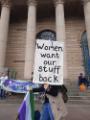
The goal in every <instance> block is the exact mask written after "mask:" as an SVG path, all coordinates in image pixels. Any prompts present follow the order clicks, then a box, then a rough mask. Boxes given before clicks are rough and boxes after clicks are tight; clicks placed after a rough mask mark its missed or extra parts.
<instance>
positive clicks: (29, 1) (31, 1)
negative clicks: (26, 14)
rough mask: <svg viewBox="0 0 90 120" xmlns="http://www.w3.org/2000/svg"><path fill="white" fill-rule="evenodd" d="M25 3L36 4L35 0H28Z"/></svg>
mask: <svg viewBox="0 0 90 120" xmlns="http://www.w3.org/2000/svg"><path fill="white" fill-rule="evenodd" d="M27 4H28V6H30V5H34V6H36V5H37V1H36V0H28V1H27Z"/></svg>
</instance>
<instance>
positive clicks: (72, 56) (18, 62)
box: [6, 18, 85, 81]
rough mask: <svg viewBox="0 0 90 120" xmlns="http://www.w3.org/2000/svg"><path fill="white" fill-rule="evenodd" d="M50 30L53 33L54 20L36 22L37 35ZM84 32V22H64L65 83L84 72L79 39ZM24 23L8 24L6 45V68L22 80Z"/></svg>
mask: <svg viewBox="0 0 90 120" xmlns="http://www.w3.org/2000/svg"><path fill="white" fill-rule="evenodd" d="M45 29H51V30H54V31H55V22H54V20H45V19H44V21H43V20H42V21H38V23H37V33H38V32H40V31H42V30H45ZM84 30H85V26H84V20H82V19H75V18H72V19H67V20H66V51H67V81H68V80H70V81H72V80H76V79H77V76H78V74H79V73H80V72H84V69H83V62H82V51H81V48H80V39H81V35H82V33H83V31H84ZM25 40H26V21H24V22H23V21H22V22H20V23H12V24H10V30H9V38H8V45H7V56H6V66H7V67H12V68H15V69H16V71H17V73H18V74H17V78H18V79H23V74H24V63H25Z"/></svg>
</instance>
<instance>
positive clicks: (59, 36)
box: [54, 0, 67, 79]
mask: <svg viewBox="0 0 90 120" xmlns="http://www.w3.org/2000/svg"><path fill="white" fill-rule="evenodd" d="M54 2H55V15H56V40H57V41H63V42H64V79H67V67H66V66H67V65H66V47H65V37H66V35H65V18H64V1H63V0H54Z"/></svg>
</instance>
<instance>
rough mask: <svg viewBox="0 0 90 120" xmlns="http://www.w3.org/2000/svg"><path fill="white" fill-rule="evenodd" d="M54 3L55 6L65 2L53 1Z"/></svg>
mask: <svg viewBox="0 0 90 120" xmlns="http://www.w3.org/2000/svg"><path fill="white" fill-rule="evenodd" d="M53 1H54V4H55V5H57V4H63V3H64V0H53Z"/></svg>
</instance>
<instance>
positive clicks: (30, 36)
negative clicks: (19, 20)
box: [24, 0, 36, 79]
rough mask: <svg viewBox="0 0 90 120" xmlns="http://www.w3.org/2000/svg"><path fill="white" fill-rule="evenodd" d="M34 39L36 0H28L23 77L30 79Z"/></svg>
mask: <svg viewBox="0 0 90 120" xmlns="http://www.w3.org/2000/svg"><path fill="white" fill-rule="evenodd" d="M35 39H36V1H35V0H28V20H27V35H26V51H25V71H24V78H25V79H30V77H31V73H32V71H33V63H34V52H35Z"/></svg>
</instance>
